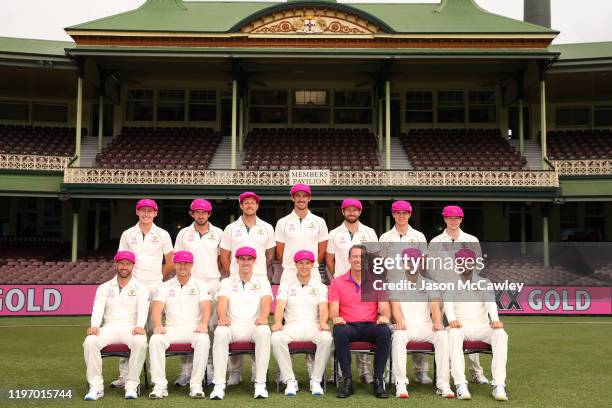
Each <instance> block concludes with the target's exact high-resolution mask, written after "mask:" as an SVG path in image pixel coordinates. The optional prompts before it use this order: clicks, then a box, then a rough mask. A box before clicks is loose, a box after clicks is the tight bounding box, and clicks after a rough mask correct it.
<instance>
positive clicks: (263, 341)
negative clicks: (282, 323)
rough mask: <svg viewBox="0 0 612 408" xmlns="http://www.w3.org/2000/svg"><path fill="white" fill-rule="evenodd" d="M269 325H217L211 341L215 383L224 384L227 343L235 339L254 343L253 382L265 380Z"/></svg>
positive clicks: (267, 361)
mask: <svg viewBox="0 0 612 408" xmlns="http://www.w3.org/2000/svg"><path fill="white" fill-rule="evenodd" d="M270 337H271V333H270V327H269V326H268V325H260V326H257V325H255V324H254V323H232V324H231V325H230V326H217V329H216V330H215V342H214V343H213V367H214V377H213V382H214V383H215V384H225V376H226V374H227V361H228V358H229V344H230V343H233V342H237V341H251V342H254V343H255V382H266V374H267V372H268V364H269V362H270Z"/></svg>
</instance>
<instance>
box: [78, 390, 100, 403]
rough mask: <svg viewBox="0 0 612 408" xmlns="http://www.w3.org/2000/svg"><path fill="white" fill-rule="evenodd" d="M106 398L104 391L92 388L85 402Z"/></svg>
mask: <svg viewBox="0 0 612 408" xmlns="http://www.w3.org/2000/svg"><path fill="white" fill-rule="evenodd" d="M103 396H104V390H96V389H95V388H90V389H89V392H88V393H87V394H85V398H83V400H85V401H97V400H98V399H100V398H102V397H103Z"/></svg>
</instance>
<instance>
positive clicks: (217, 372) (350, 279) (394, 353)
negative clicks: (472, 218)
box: [83, 203, 508, 401]
mask: <svg viewBox="0 0 612 408" xmlns="http://www.w3.org/2000/svg"><path fill="white" fill-rule="evenodd" d="M353 204H354V203H353ZM137 210H138V209H137ZM461 215H463V214H461ZM143 237H144V234H143ZM123 238H124V237H122V240H123ZM177 241H178V239H177ZM366 251H367V250H366V247H365V246H363V245H360V244H354V245H351V246H350V247H349V248H348V254H347V255H348V256H347V257H346V259H345V260H344V262H345V263H346V265H348V267H347V268H346V269H345V271H346V272H345V273H344V274H339V275H336V277H335V278H334V279H333V280H332V281H331V284H330V286H329V288H328V287H327V286H326V285H325V284H323V283H322V282H321V279H320V276H319V272H318V263H317V262H318V261H320V259H317V256H316V255H315V252H313V251H311V250H309V249H303V250H302V249H297V250H294V251H292V252H293V259H292V265H291V271H292V273H294V274H295V276H294V279H284V280H283V281H281V284H280V286H279V288H278V291H277V294H276V298H275V299H273V298H274V296H273V292H272V287H271V285H270V283H269V281H268V279H267V277H266V276H265V275H263V276H262V275H260V274H257V273H256V267H257V265H258V262H260V261H261V260H260V259H259V258H260V256H259V255H258V253H257V250H256V249H255V248H253V247H251V246H247V245H245V246H241V247H239V248H236V250H235V251H233V252H234V254H233V259H232V260H231V266H232V268H231V271H232V272H231V273H230V275H229V276H228V277H226V278H225V279H221V280H220V281H219V280H217V281H216V282H217V283H216V284H215V285H211V284H208V283H207V282H206V281H205V279H200V278H196V277H195V276H193V274H192V269H193V268H194V263H196V262H197V256H198V255H197V254H195V253H193V252H192V251H189V250H182V249H180V250H176V251H174V252H173V253H172V257H171V259H169V260H168V261H171V262H172V265H173V268H174V271H175V276H174V277H172V278H170V279H167V280H165V281H164V282H162V283H161V284H159V285H157V287H156V288H155V290H154V291H152V290H151V288H150V287H149V285H147V282H146V281H144V282H143V281H142V280H140V279H137V278H136V276H133V274H132V272H133V270H134V267H135V265H136V264H137V262H138V261H137V257H138V256H147V254H146V251H143V252H144V254H143V255H141V254H139V253H135V251H130V250H124V249H121V246H120V250H119V251H118V252H117V253H116V255H115V257H114V261H115V267H116V276H115V277H113V278H112V279H111V280H109V281H108V282H105V283H103V284H102V285H100V286H99V287H98V288H97V291H96V295H95V300H94V304H93V311H92V316H91V327H89V328H88V329H87V337H86V338H85V342H84V343H83V348H84V356H85V363H86V376H87V382H88V384H89V392H88V393H87V394H86V396H85V400H88V401H94V400H97V399H100V398H101V397H103V396H104V380H103V377H102V351H103V349H104V348H105V347H107V346H109V345H113V344H123V345H126V346H127V347H128V348H129V358H123V359H122V360H121V362H120V372H121V377H122V384H121V385H122V386H123V387H125V398H126V399H135V398H137V397H138V390H139V385H140V376H141V372H142V369H143V366H144V363H145V360H146V357H147V356H146V354H147V349H148V352H149V362H150V374H151V380H152V383H153V389H152V391H151V392H150V394H149V398H151V399H161V398H164V397H166V396H168V381H167V378H166V355H167V351H168V349H169V348H170V347H171V345H173V344H179V343H182V344H189V345H190V346H191V350H189V351H190V353H189V354H190V355H189V356H187V357H183V358H182V362H181V370H182V373H181V376H182V377H184V379H185V380H184V381H187V382H185V383H184V385H187V384H188V385H189V396H190V397H191V398H205V393H204V385H205V384H206V381H205V378H207V379H208V381H210V379H211V378H212V384H213V385H214V386H213V389H212V391H211V392H210V395H209V398H210V399H211V400H221V399H224V398H225V392H226V384H227V385H232V384H236V383H238V382H239V381H240V379H239V378H238V379H236V378H234V379H233V380H232V373H234V372H236V371H237V370H238V372H239V370H240V369H241V364H242V356H235V355H231V354H232V353H231V350H232V344H233V343H239V342H248V343H254V352H253V353H251V354H253V356H252V358H251V361H252V379H253V382H254V398H267V397H268V391H267V388H266V382H267V372H268V365H269V361H270V353H271V352H272V353H273V354H274V357H275V360H276V363H277V365H278V369H279V371H280V381H281V382H282V383H284V384H286V388H285V395H287V396H294V395H296V393H297V392H298V388H299V387H298V381H297V379H296V376H295V374H294V371H293V366H292V359H291V353H290V343H292V342H311V343H313V344H314V348H315V351H314V357H312V356H311V355H309V356H307V358H306V362H307V365H308V373H309V377H310V378H309V391H310V392H311V394H312V395H314V396H321V395H323V394H324V389H325V388H324V385H325V370H326V367H327V366H328V362H329V360H330V356H331V355H332V353H334V359H333V360H334V362H337V366H338V369H337V375H338V378H339V381H338V384H337V391H336V396H337V397H338V398H347V397H350V395H352V394H353V392H354V391H353V379H352V370H351V353H352V350H351V344H355V343H356V342H362V343H360V344H363V343H367V344H370V345H371V349H370V350H369V351H371V353H372V354H374V361H373V366H374V370H373V378H372V384H373V394H374V395H375V396H376V397H377V398H387V397H388V393H387V390H386V388H385V379H387V378H392V380H391V381H392V382H393V383H394V384H395V393H396V397H398V398H408V396H409V394H408V391H407V385H408V377H407V374H406V364H407V358H406V354H407V346H408V345H409V343H410V342H427V343H431V344H432V345H433V349H434V351H433V353H434V359H435V364H436V370H435V373H436V376H435V377H436V378H435V392H436V394H437V395H439V396H440V397H442V398H454V397H456V398H457V399H464V400H465V399H471V395H470V392H469V390H468V385H467V384H468V381H467V379H466V376H465V361H464V348H463V346H464V341H482V342H485V343H487V344H489V345H490V347H491V351H492V363H491V373H492V377H493V378H492V385H493V389H492V396H493V398H494V399H495V400H499V401H505V400H507V399H508V398H507V394H506V391H505V379H506V359H507V348H508V336H507V334H506V332H505V330H504V329H503V324H502V322H500V320H499V316H498V314H497V306H496V303H495V301H494V300H493V301H491V300H487V299H484V298H483V300H482V301H451V300H448V299H444V300H443V296H442V295H441V294H440V293H438V292H436V291H433V290H419V291H418V293H417V294H416V296H417V299H411V301H405V300H401V299H400V298H396V297H395V296H394V295H388V294H386V293H385V292H377V293H375V294H374V298H373V299H370V298H368V299H367V301H365V300H364V297H363V293H362V286H363V285H364V284H365V283H366V282H362V275H363V274H362V267H364V265H362V263H363V259H364V258H363V257H364V256H365V255H366ZM402 255H403V256H405V257H408V258H411V259H420V258H421V257H423V252H422V251H421V250H420V249H418V248H406V249H404V250H403V251H402ZM454 257H455V259H459V258H463V259H464V260H465V259H468V258H471V259H475V258H476V257H477V254H476V252H475V251H473V250H471V249H467V248H462V249H460V250H459V251H457V252H456V253H455V254H454ZM282 259H283V266H285V265H286V260H285V259H284V258H282ZM264 264H265V262H264ZM415 265H416V266H415ZM422 272H423V268H422V266H421V267H420V266H418V263H410V266H407V267H406V269H405V271H404V273H405V279H406V280H409V281H411V282H413V283H415V284H416V286H417V287H422V286H423V285H422V283H423V281H425V280H427V279H428V278H426V277H425V276H422ZM459 279H463V280H466V281H467V280H472V279H477V275H476V271H474V270H471V269H468V268H466V269H465V271H464V272H463V273H462V274H460V275H459ZM152 292H153V293H152ZM273 300H274V304H273ZM272 309H274V310H273V316H274V320H273V323H272V324H271V325H270V324H269V316H270V313H271V312H272ZM443 317H446V321H447V325H446V327H445V325H444V319H443ZM330 322H332V323H333V325H330ZM147 334H148V335H149V340H148V341H147ZM211 354H212V358H210V355H211ZM476 356H477V355H476ZM367 357H368V356H367V355H364V354H363V353H359V354H357V363H358V372H359V371H360V369H361V367H363V366H364V365H370V361H369V359H368V358H367ZM415 363H416V361H415ZM472 364H473V362H472V361H470V365H472ZM334 370H335V371H336V368H334ZM228 371H229V373H230V376H229V380H228ZM451 377H452V378H453V382H454V385H455V391H453V390H452V388H451V385H450V379H451ZM177 385H179V384H178V383H177ZM180 385H183V384H180Z"/></svg>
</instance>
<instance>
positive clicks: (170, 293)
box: [168, 289, 176, 297]
mask: <svg viewBox="0 0 612 408" xmlns="http://www.w3.org/2000/svg"><path fill="white" fill-rule="evenodd" d="M168 297H176V292H175V291H174V289H170V290H169V291H168Z"/></svg>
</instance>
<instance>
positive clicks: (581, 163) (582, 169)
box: [552, 159, 612, 176]
mask: <svg viewBox="0 0 612 408" xmlns="http://www.w3.org/2000/svg"><path fill="white" fill-rule="evenodd" d="M552 163H553V165H554V166H555V168H556V169H557V172H558V173H559V175H560V176H609V175H612V159H577V160H553V161H552Z"/></svg>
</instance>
